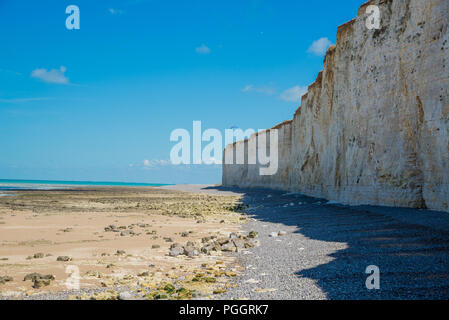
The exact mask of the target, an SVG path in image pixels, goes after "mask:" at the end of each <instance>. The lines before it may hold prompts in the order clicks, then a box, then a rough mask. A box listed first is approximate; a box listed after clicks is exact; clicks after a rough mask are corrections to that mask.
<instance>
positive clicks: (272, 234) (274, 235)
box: [268, 232, 278, 238]
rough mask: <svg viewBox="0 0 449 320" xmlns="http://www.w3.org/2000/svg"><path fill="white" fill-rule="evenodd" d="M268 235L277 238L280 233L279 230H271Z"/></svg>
mask: <svg viewBox="0 0 449 320" xmlns="http://www.w3.org/2000/svg"><path fill="white" fill-rule="evenodd" d="M268 236H269V237H272V238H276V237H277V236H278V233H277V232H271V233H270V234H269V235H268Z"/></svg>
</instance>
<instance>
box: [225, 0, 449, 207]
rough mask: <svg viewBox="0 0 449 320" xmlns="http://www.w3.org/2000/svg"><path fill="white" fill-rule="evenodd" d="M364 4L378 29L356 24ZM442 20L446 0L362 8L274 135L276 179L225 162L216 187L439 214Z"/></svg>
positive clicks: (448, 180)
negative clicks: (373, 12) (376, 13)
mask: <svg viewBox="0 0 449 320" xmlns="http://www.w3.org/2000/svg"><path fill="white" fill-rule="evenodd" d="M372 4H373V5H378V6H379V8H380V11H381V29H379V30H368V29H367V28H366V25H365V22H366V19H367V16H368V15H367V14H366V7H367V6H368V5H372ZM448 21H449V1H448V0H425V1H423V0H372V1H369V2H368V3H366V4H364V5H363V6H362V7H361V8H360V9H359V12H358V16H357V18H356V19H354V20H352V21H350V22H348V23H346V24H344V25H342V26H340V27H339V28H338V32H337V44H336V46H335V47H332V48H330V49H329V50H328V52H327V54H326V57H325V61H324V68H323V71H322V72H320V74H319V75H318V77H317V79H316V81H315V82H314V83H313V84H312V85H311V86H309V90H308V93H307V94H306V95H304V96H303V97H302V101H301V106H300V107H299V109H298V110H297V112H296V113H295V115H294V118H293V120H292V121H286V122H284V123H282V124H280V125H278V126H277V127H275V128H277V129H279V169H278V172H277V174H275V175H273V176H261V175H260V174H259V171H258V167H259V166H258V165H237V164H228V165H226V164H225V165H223V185H225V186H233V185H236V186H242V187H268V188H276V189H285V190H290V191H297V192H301V193H304V194H307V195H311V196H316V197H323V198H327V199H330V200H335V201H339V202H342V203H348V204H374V205H390V206H404V207H414V208H429V209H435V210H442V211H449V32H448ZM250 139H256V136H255V135H253V136H252V137H251V138H250ZM239 143H245V145H247V144H248V141H244V142H239ZM229 148H235V145H228V146H227V147H226V149H225V153H226V152H229V150H230V149H229Z"/></svg>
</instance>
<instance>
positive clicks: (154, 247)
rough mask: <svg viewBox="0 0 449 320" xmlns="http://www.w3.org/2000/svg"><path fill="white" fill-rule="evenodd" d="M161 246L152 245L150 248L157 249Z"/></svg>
mask: <svg viewBox="0 0 449 320" xmlns="http://www.w3.org/2000/svg"><path fill="white" fill-rule="evenodd" d="M160 247H161V246H160V245H158V244H153V245H152V246H151V249H159V248H160Z"/></svg>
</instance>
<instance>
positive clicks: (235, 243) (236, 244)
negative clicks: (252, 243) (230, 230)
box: [232, 239, 245, 249]
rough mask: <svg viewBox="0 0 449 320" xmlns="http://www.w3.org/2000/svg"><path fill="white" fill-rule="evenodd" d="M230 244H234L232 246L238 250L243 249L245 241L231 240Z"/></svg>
mask: <svg viewBox="0 0 449 320" xmlns="http://www.w3.org/2000/svg"><path fill="white" fill-rule="evenodd" d="M232 242H233V243H234V246H236V247H237V248H239V249H243V248H245V241H243V240H241V239H234V240H232Z"/></svg>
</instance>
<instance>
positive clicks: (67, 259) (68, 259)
mask: <svg viewBox="0 0 449 320" xmlns="http://www.w3.org/2000/svg"><path fill="white" fill-rule="evenodd" d="M56 261H63V262H67V261H72V258H70V257H69V256H59V257H57V258H56Z"/></svg>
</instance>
